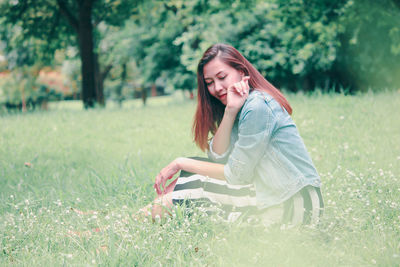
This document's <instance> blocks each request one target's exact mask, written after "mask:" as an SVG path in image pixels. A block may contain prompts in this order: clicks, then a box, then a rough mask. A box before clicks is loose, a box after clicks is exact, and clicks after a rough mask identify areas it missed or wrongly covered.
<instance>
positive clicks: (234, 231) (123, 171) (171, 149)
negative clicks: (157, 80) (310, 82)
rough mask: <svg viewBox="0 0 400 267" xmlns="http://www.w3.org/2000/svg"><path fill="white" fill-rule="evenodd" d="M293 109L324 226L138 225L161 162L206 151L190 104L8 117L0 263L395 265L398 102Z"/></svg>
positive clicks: (372, 99) (375, 98) (0, 187)
mask: <svg viewBox="0 0 400 267" xmlns="http://www.w3.org/2000/svg"><path fill="white" fill-rule="evenodd" d="M289 100H290V102H291V104H292V106H293V108H294V115H293V118H294V120H295V122H296V124H297V126H298V128H299V130H300V133H301V135H302V137H303V139H304V141H305V143H306V145H307V148H308V150H309V152H310V154H311V156H312V158H313V160H314V163H315V165H316V167H317V169H318V170H319V172H320V175H321V178H322V182H323V188H322V190H323V195H324V197H325V204H326V210H325V214H324V217H323V219H322V222H321V224H320V225H319V226H318V227H316V228H313V227H312V228H310V227H302V228H295V229H281V227H279V226H277V227H272V228H269V229H265V228H264V227H262V226H261V225H259V224H258V223H256V222H254V223H248V222H246V221H240V222H236V223H233V224H227V223H223V222H221V221H218V220H216V219H215V218H208V217H206V216H204V215H203V214H195V215H193V216H191V217H185V216H181V214H180V213H179V212H178V213H177V214H176V218H175V219H173V220H171V219H169V220H167V221H165V222H164V223H162V224H161V225H160V224H159V223H154V224H153V223H149V222H147V223H143V222H137V221H134V220H132V219H131V218H130V216H129V215H130V214H132V213H133V212H134V211H135V210H137V209H138V208H139V207H141V206H143V205H144V204H146V203H148V202H149V201H150V200H151V199H152V198H153V197H154V196H155V194H154V192H153V190H152V184H153V180H154V177H155V175H156V174H157V173H158V171H159V170H160V169H161V168H162V167H163V166H164V165H166V164H167V163H168V162H169V161H171V160H172V159H174V158H175V157H178V156H205V155H204V153H203V152H201V151H199V150H198V149H197V148H196V147H195V145H194V144H193V143H192V141H191V140H192V138H191V122H192V117H193V113H194V109H195V102H194V101H189V100H186V101H185V100H184V99H182V98H179V97H178V98H176V97H163V98H150V99H148V105H147V106H145V107H144V106H143V105H142V104H141V103H140V101H136V100H135V101H131V102H129V103H125V104H124V107H123V108H122V109H119V108H117V107H116V106H115V105H114V106H113V105H111V104H110V105H108V107H107V109H103V110H102V109H95V110H89V111H84V110H82V108H81V103H80V102H79V103H74V102H62V103H58V104H56V105H54V104H53V105H51V106H50V111H47V112H37V113H27V114H13V115H4V116H2V117H0V265H2V266H3V265H14V264H18V265H46V266H48V265H64V264H67V265H85V266H86V265H96V264H101V265H118V264H120V265H130V266H132V265H139V266H143V265H151V266H154V265H178V266H179V265H183V266H186V265H202V266H203V265H225V266H230V265H234V266H248V265H254V266H257V265H272V266H305V265H310V264H311V265H314V266H315V265H317V266H318V265H319V266H337V265H352V266H354V265H356V266H359V265H375V264H377V265H381V266H382V265H383V266H388V265H389V266H393V265H399V264H400V120H399V118H400V111H399V107H400V93H399V92H392V93H380V94H365V95H359V96H343V95H319V94H314V95H311V96H304V95H301V94H296V95H289ZM71 207H73V208H78V209H81V210H96V211H98V212H97V213H96V214H90V215H78V214H75V213H74V212H72V211H71ZM96 228H99V229H101V231H99V232H98V231H96V230H93V229H96ZM85 230H89V231H90V235H89V236H86V237H78V236H75V235H71V234H70V232H69V231H85Z"/></svg>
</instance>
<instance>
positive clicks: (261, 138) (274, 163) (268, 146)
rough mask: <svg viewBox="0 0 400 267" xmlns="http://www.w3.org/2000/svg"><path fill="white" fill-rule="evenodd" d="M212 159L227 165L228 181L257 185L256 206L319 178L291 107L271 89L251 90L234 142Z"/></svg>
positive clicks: (282, 198) (267, 204)
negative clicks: (286, 108)
mask: <svg viewBox="0 0 400 267" xmlns="http://www.w3.org/2000/svg"><path fill="white" fill-rule="evenodd" d="M212 143H213V139H211V141H210V144H209V151H208V156H209V158H210V159H211V160H213V161H215V162H219V163H223V164H225V166H224V174H225V178H226V180H227V182H228V183H229V184H237V185H243V184H251V183H252V184H254V186H255V189H256V198H257V203H258V207H259V208H261V209H263V208H267V207H270V206H273V205H277V204H280V203H282V202H284V201H285V200H287V199H289V198H290V197H291V196H293V195H294V194H296V193H297V192H298V191H299V190H300V189H302V188H303V187H305V186H307V185H312V186H315V187H320V185H321V179H320V177H319V175H318V173H317V170H316V169H315V167H314V164H313V162H312V160H311V157H310V155H309V154H308V152H307V150H306V147H305V145H304V142H303V140H302V139H301V137H300V135H299V132H298V130H297V127H296V125H295V124H294V122H293V120H292V118H291V116H290V115H289V114H288V113H287V111H286V110H285V109H284V108H282V107H281V106H280V104H279V103H278V102H277V101H276V100H275V99H274V98H272V97H271V96H270V95H269V94H268V93H266V92H263V91H258V90H253V91H252V92H251V93H250V94H249V96H248V98H247V99H246V101H245V103H244V104H243V106H242V108H241V110H240V112H239V113H238V115H237V118H236V122H235V124H234V126H233V128H232V133H231V140H230V146H229V148H228V150H227V151H226V152H225V153H224V154H222V155H219V154H217V153H215V152H214V151H213V150H212Z"/></svg>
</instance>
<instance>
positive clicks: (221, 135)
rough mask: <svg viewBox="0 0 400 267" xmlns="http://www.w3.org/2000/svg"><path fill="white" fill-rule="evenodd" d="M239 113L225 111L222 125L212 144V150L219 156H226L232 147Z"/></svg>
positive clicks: (229, 110)
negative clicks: (232, 137)
mask: <svg viewBox="0 0 400 267" xmlns="http://www.w3.org/2000/svg"><path fill="white" fill-rule="evenodd" d="M237 113H238V110H231V109H228V108H226V109H225V112H224V116H223V118H222V121H221V124H220V125H219V127H218V129H217V132H216V133H215V135H214V139H213V143H212V145H213V146H212V150H213V151H214V152H215V153H217V154H219V155H222V154H224V153H225V152H226V150H227V149H228V147H229V145H230V140H231V132H232V127H233V124H234V123H235V119H236V115H237Z"/></svg>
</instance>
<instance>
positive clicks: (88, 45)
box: [78, 0, 96, 108]
mask: <svg viewBox="0 0 400 267" xmlns="http://www.w3.org/2000/svg"><path fill="white" fill-rule="evenodd" d="M91 17H92V1H91V0H86V1H83V3H82V4H81V5H80V6H79V19H78V21H79V27H78V39H79V52H80V57H81V62H82V67H81V73H82V100H83V105H84V107H85V108H91V107H94V104H95V102H96V86H95V57H94V53H93V26H92V21H91Z"/></svg>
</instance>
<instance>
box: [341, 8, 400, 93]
mask: <svg viewBox="0 0 400 267" xmlns="http://www.w3.org/2000/svg"><path fill="white" fill-rule="evenodd" d="M396 3H397V4H396ZM399 15H400V3H399V2H398V1H392V0H382V1H371V0H360V1H348V2H347V4H346V7H345V12H344V16H343V17H341V20H340V21H341V24H342V25H343V27H344V28H345V32H344V34H343V35H342V36H341V48H340V51H339V53H338V57H339V60H338V68H341V69H342V72H344V73H343V75H342V76H343V77H342V80H344V82H347V83H350V84H353V86H354V87H355V88H356V89H358V90H361V91H366V90H368V89H373V90H381V89H382V88H394V89H398V88H399V87H400V63H399V62H400V45H399V44H400V30H399V29H400V28H399V25H400V16H399ZM346 80H347V81H346Z"/></svg>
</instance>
